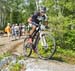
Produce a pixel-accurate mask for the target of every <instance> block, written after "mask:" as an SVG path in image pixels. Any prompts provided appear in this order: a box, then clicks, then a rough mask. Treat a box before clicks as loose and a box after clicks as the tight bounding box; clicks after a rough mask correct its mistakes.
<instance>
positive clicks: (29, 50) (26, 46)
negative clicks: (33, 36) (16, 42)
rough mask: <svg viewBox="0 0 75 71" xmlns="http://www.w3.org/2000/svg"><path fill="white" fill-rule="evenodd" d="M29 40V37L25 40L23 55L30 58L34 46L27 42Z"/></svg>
mask: <svg viewBox="0 0 75 71" xmlns="http://www.w3.org/2000/svg"><path fill="white" fill-rule="evenodd" d="M28 39H29V37H26V38H25V39H24V43H23V54H24V56H26V57H29V56H30V55H31V53H32V44H31V43H27V40H28Z"/></svg>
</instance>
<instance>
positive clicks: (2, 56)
mask: <svg viewBox="0 0 75 71" xmlns="http://www.w3.org/2000/svg"><path fill="white" fill-rule="evenodd" d="M10 55H11V53H9V52H7V53H4V54H3V55H0V60H1V59H3V58H4V57H7V56H10Z"/></svg>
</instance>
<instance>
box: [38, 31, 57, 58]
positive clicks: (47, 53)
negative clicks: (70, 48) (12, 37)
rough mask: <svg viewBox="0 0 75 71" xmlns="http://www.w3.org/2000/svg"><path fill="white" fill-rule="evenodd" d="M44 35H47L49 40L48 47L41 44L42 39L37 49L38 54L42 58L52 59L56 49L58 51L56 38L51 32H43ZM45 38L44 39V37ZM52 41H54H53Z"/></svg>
mask: <svg viewBox="0 0 75 71" xmlns="http://www.w3.org/2000/svg"><path fill="white" fill-rule="evenodd" d="M41 35H42V37H45V39H46V37H47V39H46V40H48V42H47V41H46V42H47V43H48V48H46V47H45V46H41V42H40V41H41V39H40V40H39V41H38V45H37V47H38V48H37V50H38V53H37V54H38V56H39V57H40V58H41V59H50V58H52V56H53V55H54V53H55V51H56V44H55V39H54V37H53V36H52V35H51V34H49V33H48V32H44V33H42V34H41ZM43 40H44V39H43ZM51 41H52V42H51Z"/></svg>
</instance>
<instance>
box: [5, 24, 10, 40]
mask: <svg viewBox="0 0 75 71" xmlns="http://www.w3.org/2000/svg"><path fill="white" fill-rule="evenodd" d="M5 32H6V33H7V36H8V39H10V32H11V28H10V23H8V24H7V26H6V28H5Z"/></svg>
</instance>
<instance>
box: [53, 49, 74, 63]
mask: <svg viewBox="0 0 75 71" xmlns="http://www.w3.org/2000/svg"><path fill="white" fill-rule="evenodd" d="M53 59H55V60H58V61H63V62H66V63H69V64H75V52H74V51H73V50H68V49H62V48H58V49H57V51H56V53H55V55H54V56H53Z"/></svg>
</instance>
